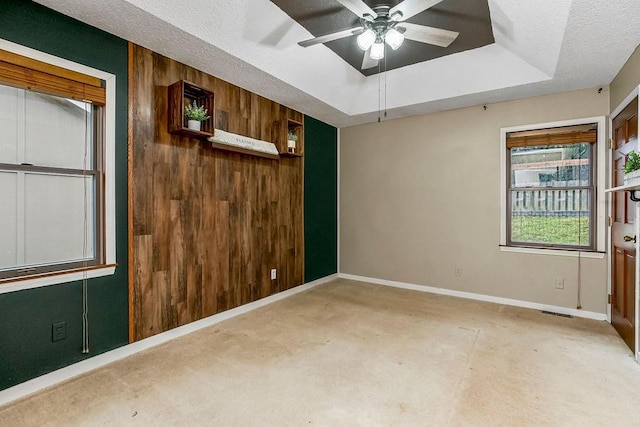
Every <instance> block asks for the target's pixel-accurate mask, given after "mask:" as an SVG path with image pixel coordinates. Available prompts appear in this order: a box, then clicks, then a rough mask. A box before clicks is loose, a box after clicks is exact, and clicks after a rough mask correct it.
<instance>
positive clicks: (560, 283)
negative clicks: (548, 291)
mask: <svg viewBox="0 0 640 427" xmlns="http://www.w3.org/2000/svg"><path fill="white" fill-rule="evenodd" d="M556 289H564V277H558V278H556Z"/></svg>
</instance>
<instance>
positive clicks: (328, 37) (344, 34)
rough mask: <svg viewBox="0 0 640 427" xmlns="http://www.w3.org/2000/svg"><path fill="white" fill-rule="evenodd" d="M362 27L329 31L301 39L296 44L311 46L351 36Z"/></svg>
mask: <svg viewBox="0 0 640 427" xmlns="http://www.w3.org/2000/svg"><path fill="white" fill-rule="evenodd" d="M362 29H363V28H362V27H354V28H349V29H348V30H342V31H338V32H336V33H331V34H326V35H324V36H320V37H314V38H312V39H309V40H303V41H301V42H298V44H299V45H300V46H302V47H309V46H313V45H316V44H320V43H327V42H331V41H334V40H338V39H342V38H345V37H349V36H352V35H354V34H357V33H358V31H360V30H362Z"/></svg>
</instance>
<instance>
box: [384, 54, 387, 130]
mask: <svg viewBox="0 0 640 427" xmlns="http://www.w3.org/2000/svg"><path fill="white" fill-rule="evenodd" d="M385 50H387V47H386V46H385ZM384 118H385V119H386V118H387V55H385V56H384Z"/></svg>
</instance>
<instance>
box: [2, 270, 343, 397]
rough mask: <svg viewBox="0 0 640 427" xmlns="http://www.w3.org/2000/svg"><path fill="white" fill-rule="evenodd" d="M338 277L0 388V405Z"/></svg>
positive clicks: (316, 282) (315, 282)
mask: <svg viewBox="0 0 640 427" xmlns="http://www.w3.org/2000/svg"><path fill="white" fill-rule="evenodd" d="M337 277H338V275H337V274H332V275H330V276H326V277H323V278H321V279H318V280H314V281H313V282H309V283H305V284H304V285H300V286H296V287H295V288H291V289H288V290H286V291H282V292H280V293H277V294H275V295H271V296H268V297H266V298H262V299H259V300H258V301H254V302H251V303H249V304H245V305H242V306H240V307H236V308H233V309H231V310H227V311H224V312H222V313H219V314H214V315H213V316H210V317H207V318H205V319H201V320H198V321H195V322H192V323H189V324H187V325H184V326H180V327H178V328H175V329H171V330H169V331H167V332H162V333H160V334H157V335H154V336H152V337H149V338H145V339H143V340H140V341H136V342H134V343H131V344H126V345H124V346H122V347H118V348H116V349H114V350H111V351H108V352H106V353H102V354H99V355H97V356H94V357H91V358H89V359H85V360H83V361H81V362H78V363H74V364H73V365H69V366H66V367H64V368H61V369H58V370H56V371H53V372H50V373H48V374H45V375H42V376H40V377H37V378H34V379H32V380H29V381H26V382H24V383H21V384H18V385H15V386H13V387H10V388H8V389H5V390H2V391H0V406H2V405H4V404H7V403H9V402H12V401H14V400H17V399H21V398H23V397H25V396H28V395H30V394H32V393H35V392H37V391H40V390H42V389H45V388H47V387H51V386H53V385H56V384H58V383H60V382H62V381H66V380H69V379H71V378H73V377H76V376H78V375H81V374H84V373H86V372H89V371H92V370H94V369H98V368H101V367H103V366H105V365H108V364H109V363H113V362H115V361H116V360H120V359H123V358H125V357H128V356H131V355H133V354H135V353H139V352H141V351H143V350H146V349H148V348H151V347H155V346H157V345H160V344H163V343H165V342H167V341H170V340H172V339H175V338H178V337H181V336H183V335H187V334H190V333H191V332H195V331H197V330H199V329H202V328H206V327H207V326H211V325H215V324H216V323H219V322H222V321H223V320H227V319H230V318H232V317H235V316H239V315H241V314H244V313H247V312H249V311H251V310H255V309H256V308H259V307H263V306H265V305H268V304H271V303H274V302H276V301H279V300H281V299H284V298H287V297H290V296H292V295H295V294H298V293H300V292H304V291H306V290H309V289H311V288H313V287H315V286H318V285H322V284H324V283H327V282H330V281H332V280H334V279H336V278H337Z"/></svg>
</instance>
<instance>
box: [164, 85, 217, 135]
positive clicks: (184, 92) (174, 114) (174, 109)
mask: <svg viewBox="0 0 640 427" xmlns="http://www.w3.org/2000/svg"><path fill="white" fill-rule="evenodd" d="M193 101H195V102H196V104H198V106H204V108H206V109H207V114H208V115H209V118H208V119H207V120H205V121H203V122H202V130H201V131H195V130H191V129H189V128H187V118H186V117H185V115H184V108H185V106H186V105H187V104H191V103H192V102H193ZM214 101H215V99H214V94H213V92H212V91H210V90H207V89H204V88H201V87H199V86H196V85H195V84H193V83H189V82H187V81H185V80H179V81H177V82H175V83H174V84H172V85H171V86H169V114H168V116H169V132H171V133H175V134H180V135H185V136H189V137H192V138H199V139H207V138H209V137H210V136H213V130H214V123H213V118H214V116H215V114H214V113H215V108H214Z"/></svg>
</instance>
